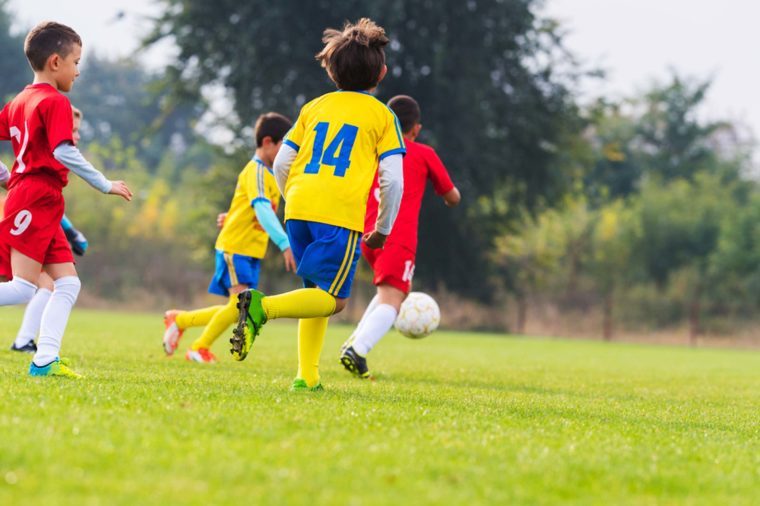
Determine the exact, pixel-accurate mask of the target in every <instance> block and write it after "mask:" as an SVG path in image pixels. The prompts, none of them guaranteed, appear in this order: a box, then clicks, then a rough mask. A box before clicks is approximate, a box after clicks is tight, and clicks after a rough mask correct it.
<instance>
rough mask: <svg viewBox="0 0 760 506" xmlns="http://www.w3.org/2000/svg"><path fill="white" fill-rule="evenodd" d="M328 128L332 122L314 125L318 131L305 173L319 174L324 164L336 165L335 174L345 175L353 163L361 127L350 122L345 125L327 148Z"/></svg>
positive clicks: (338, 175)
mask: <svg viewBox="0 0 760 506" xmlns="http://www.w3.org/2000/svg"><path fill="white" fill-rule="evenodd" d="M328 128H330V124H329V123H327V122H326V121H322V122H321V123H317V126H315V127H314V131H315V132H317V135H316V137H315V138H314V149H312V153H311V161H309V163H307V164H306V168H305V169H304V173H306V174H317V173H318V172H319V169H320V167H321V166H322V165H332V166H333V167H335V170H334V171H333V176H337V177H343V176H345V175H346V170H348V167H349V165H351V150H352V149H354V142H355V141H356V134H357V133H359V127H357V126H354V125H349V124H345V125H343V126H342V127H340V130H338V133H337V134H336V135H335V138H334V139H333V140H332V141H331V142H330V144H328V145H327V148H326V149H325V142H326V141H327V130H328Z"/></svg>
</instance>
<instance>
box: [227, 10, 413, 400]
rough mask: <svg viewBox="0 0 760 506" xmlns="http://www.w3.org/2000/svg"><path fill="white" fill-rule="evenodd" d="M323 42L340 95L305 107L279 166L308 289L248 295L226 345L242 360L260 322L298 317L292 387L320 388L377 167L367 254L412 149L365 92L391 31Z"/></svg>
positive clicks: (329, 36)
mask: <svg viewBox="0 0 760 506" xmlns="http://www.w3.org/2000/svg"><path fill="white" fill-rule="evenodd" d="M322 41H323V42H324V43H325V46H324V48H323V49H322V51H320V52H319V54H317V59H318V60H319V61H320V62H321V64H322V66H323V67H324V68H325V69H326V70H327V74H328V76H329V77H330V79H332V81H333V82H334V83H335V84H336V86H337V87H338V91H335V92H332V93H327V94H325V95H322V96H321V97H318V98H316V99H314V100H312V101H311V102H309V103H307V104H306V105H304V106H303V108H301V113H300V114H299V116H298V119H297V120H296V123H295V125H294V126H293V129H292V130H291V131H290V132H289V133H288V135H287V136H286V138H285V142H284V144H283V146H282V148H281V149H280V152H279V153H278V154H277V158H276V159H275V163H274V170H275V176H276V178H277V185H278V186H279V188H280V190H281V191H282V194H283V196H284V197H285V220H286V228H287V231H288V237H289V238H290V244H291V245H292V246H293V255H295V258H296V264H297V265H298V271H297V272H298V275H299V276H301V277H302V278H303V281H304V286H305V288H303V289H301V290H294V291H292V292H288V293H284V294H280V295H274V296H268V297H264V295H263V294H262V293H261V292H258V291H256V290H248V291H245V292H242V293H241V294H240V296H239V301H240V320H239V321H238V326H237V328H236V329H235V331H234V332H233V338H232V339H231V340H230V342H231V343H232V350H231V352H232V355H233V358H235V359H237V360H244V359H245V357H246V356H247V355H248V352H249V350H250V348H251V345H252V344H253V340H254V339H255V337H256V335H257V334H258V333H259V331H260V329H261V326H262V325H263V324H264V323H266V322H267V321H268V320H272V319H275V318H299V321H298V374H297V376H296V378H295V380H294V381H293V385H292V389H293V390H312V391H314V390H321V389H322V386H321V383H320V381H319V357H320V355H321V353H322V347H323V345H324V339H325V332H326V331H327V321H328V318H329V317H330V316H331V315H333V314H335V313H337V312H339V311H341V310H342V309H343V308H344V307H345V305H346V300H347V298H348V296H349V295H350V293H351V283H352V282H353V277H354V272H355V270H356V261H357V260H358V258H359V254H360V253H359V252H360V248H359V244H360V243H361V241H360V239H361V237H362V231H363V230H364V213H365V210H366V207H367V196H368V194H369V189H370V186H372V178H373V177H374V176H375V173H376V172H378V170H379V173H380V174H379V181H380V183H379V193H380V203H379V210H378V215H377V221H376V223H375V227H374V229H373V230H372V231H371V232H370V233H368V234H367V235H366V236H365V237H364V239H363V240H364V241H365V242H366V244H367V246H368V247H370V248H381V247H382V246H383V244H384V243H385V239H386V237H387V236H388V234H390V232H391V229H392V227H393V222H394V220H395V219H396V214H397V212H398V206H399V203H400V201H401V195H402V192H403V154H404V153H405V151H406V150H405V148H404V140H403V138H402V135H401V129H400V126H399V125H398V120H397V119H396V117H395V116H394V114H393V112H391V111H390V109H388V107H387V106H386V105H385V104H383V103H382V102H380V101H379V100H377V99H376V98H374V97H373V96H372V95H371V94H370V93H369V92H370V91H372V90H374V89H375V87H376V86H377V85H378V83H379V82H380V81H381V80H382V79H383V77H385V74H386V72H387V71H388V68H387V67H386V66H385V52H384V50H383V48H384V47H385V45H386V44H387V43H388V37H386V35H385V30H383V29H382V28H381V27H379V26H377V25H376V24H375V23H374V22H372V21H371V20H369V19H366V18H365V19H361V20H359V21H358V22H357V23H356V24H350V23H346V25H345V26H344V27H343V30H334V29H327V30H325V32H324V36H323V38H322ZM378 162H379V169H378Z"/></svg>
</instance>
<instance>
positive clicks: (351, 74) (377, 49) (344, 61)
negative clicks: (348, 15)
mask: <svg viewBox="0 0 760 506" xmlns="http://www.w3.org/2000/svg"><path fill="white" fill-rule="evenodd" d="M322 42H324V44H325V47H324V48H323V49H322V51H320V52H319V53H317V60H319V61H320V63H321V64H322V66H323V67H324V68H325V69H327V73H328V74H329V75H330V79H332V80H333V81H334V82H335V84H336V85H337V86H338V88H340V89H341V90H346V91H364V90H369V89H371V88H374V87H375V86H377V83H378V82H380V73H381V72H382V70H383V66H384V65H385V51H383V48H384V47H385V45H386V44H388V37H386V35H385V30H383V28H382V27H380V26H377V25H376V24H375V22H374V21H372V20H370V19H368V18H362V19H360V20H359V21H358V22H357V23H356V24H351V23H349V22H346V24H345V25H344V26H343V30H342V31H341V30H336V29H334V28H328V29H327V30H325V31H324V35H323V36H322Z"/></svg>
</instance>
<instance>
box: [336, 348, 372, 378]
mask: <svg viewBox="0 0 760 506" xmlns="http://www.w3.org/2000/svg"><path fill="white" fill-rule="evenodd" d="M340 363H341V364H343V367H345V368H346V370H347V371H348V372H350V373H351V374H353V375H355V376H357V377H359V378H369V376H370V374H369V368H368V367H367V359H366V358H364V357H362V356H361V355H359V354H358V353H357V352H356V350H355V349H354V347H353V346H349V347H348V348H346V349H345V350H344V351H343V353H342V354H341V355H340Z"/></svg>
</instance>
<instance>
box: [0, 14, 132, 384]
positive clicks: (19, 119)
mask: <svg viewBox="0 0 760 506" xmlns="http://www.w3.org/2000/svg"><path fill="white" fill-rule="evenodd" d="M24 52H25V54H26V57H27V59H28V60H29V64H30V65H31V67H32V70H33V71H34V82H33V83H32V84H30V85H28V86H27V87H26V88H24V90H23V91H21V93H19V94H18V95H16V97H15V98H14V99H13V100H11V101H10V102H9V103H8V104H6V105H5V107H3V109H2V111H0V140H9V141H11V144H12V146H13V151H14V154H15V155H16V160H15V162H14V164H13V170H12V171H11V175H10V179H9V180H8V189H9V191H8V197H7V200H6V201H5V213H4V218H3V220H2V221H0V261H1V262H4V263H5V265H7V264H8V262H10V265H11V273H12V275H13V280H11V281H7V282H5V283H0V306H7V305H12V304H25V303H27V302H29V301H30V300H31V299H32V297H33V296H34V293H35V292H36V291H37V285H36V283H37V279H38V278H39V275H40V272H41V271H42V270H45V272H47V273H48V274H49V275H50V277H51V278H53V284H54V290H53V295H52V296H51V297H50V301H49V302H48V303H47V306H46V309H45V311H44V313H43V315H42V323H41V327H40V338H39V341H38V343H37V352H36V353H35V354H34V358H33V359H32V363H31V364H30V366H29V374H30V375H32V376H66V377H73V378H78V377H81V376H80V375H79V374H77V373H76V372H74V371H72V370H71V369H69V368H68V367H67V366H66V365H64V364H63V363H62V362H61V360H60V359H59V352H60V349H61V341H62V339H63V333H64V331H65V329H66V324H67V323H68V320H69V315H70V314H71V309H72V307H73V306H74V303H75V302H76V299H77V297H78V295H79V290H80V287H81V282H80V281H79V277H78V276H77V272H76V269H75V267H74V257H73V254H72V252H71V248H70V247H69V244H68V241H67V240H66V235H65V234H64V232H63V229H62V228H61V225H60V223H61V218H63V210H64V200H63V187H64V186H66V184H67V183H68V173H69V170H71V171H72V172H74V173H75V174H77V175H79V176H80V177H82V179H84V180H85V181H87V183H89V184H90V185H91V186H93V187H94V188H96V189H98V190H100V191H101V192H103V193H110V194H112V195H119V196H121V197H123V198H124V199H125V200H131V199H132V192H131V191H130V190H129V188H128V187H127V185H126V184H125V183H124V182H123V181H109V180H108V179H106V177H105V176H104V175H103V174H102V173H100V172H99V171H98V170H96V169H95V168H94V167H93V166H92V165H91V164H90V163H89V162H87V160H85V159H84V157H83V156H82V154H81V153H80V152H79V150H78V149H77V148H76V146H75V145H74V139H73V135H72V128H71V126H72V124H73V121H74V120H73V114H72V110H71V103H70V102H69V99H68V98H66V97H65V96H64V95H63V94H62V93H61V92H68V91H70V90H71V88H72V86H73V85H74V81H75V80H76V78H77V77H78V76H79V69H78V65H79V60H80V58H81V55H82V39H81V38H80V37H79V35H78V34H77V33H76V32H75V31H74V30H72V29H71V28H69V27H68V26H65V25H62V24H60V23H55V22H50V21H47V22H43V23H40V24H39V25H37V26H36V27H34V28H33V29H32V30H31V31H30V32H29V34H28V35H27V37H26V39H25V41H24Z"/></svg>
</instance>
